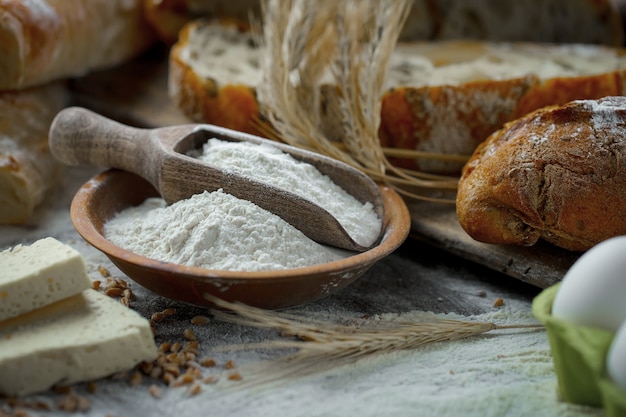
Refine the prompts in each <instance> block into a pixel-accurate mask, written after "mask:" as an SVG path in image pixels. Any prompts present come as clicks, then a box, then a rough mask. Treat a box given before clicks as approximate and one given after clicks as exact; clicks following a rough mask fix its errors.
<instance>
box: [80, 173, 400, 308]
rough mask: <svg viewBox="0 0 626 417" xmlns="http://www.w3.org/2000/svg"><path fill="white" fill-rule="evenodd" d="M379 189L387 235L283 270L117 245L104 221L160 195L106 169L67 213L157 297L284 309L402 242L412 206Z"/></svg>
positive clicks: (355, 274) (341, 282)
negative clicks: (199, 262) (176, 257)
mask: <svg viewBox="0 0 626 417" xmlns="http://www.w3.org/2000/svg"><path fill="white" fill-rule="evenodd" d="M380 191H381V194H382V197H383V204H384V219H383V233H382V235H381V238H380V241H379V243H378V244H377V245H375V246H374V247H373V248H372V249H370V250H367V251H365V252H360V253H359V252H349V253H346V254H347V256H345V257H341V258H339V259H336V260H332V261H329V262H324V263H320V264H315V265H310V266H304V267H297V268H290V269H279V270H263V271H245V270H244V271H235V270H220V269H205V268H200V267H195V266H186V265H181V264H178V263H172V262H163V261H158V260H154V259H151V258H148V257H145V256H142V255H138V254H137V253H134V252H132V251H129V250H126V249H124V248H122V247H120V246H118V245H115V244H113V243H112V242H111V241H110V240H109V239H107V237H106V234H105V227H106V225H107V222H110V221H111V219H113V218H114V217H115V216H116V214H118V213H120V212H122V211H124V210H126V209H129V208H133V207H136V206H138V205H140V204H142V203H143V202H144V201H145V200H147V199H150V198H152V197H158V193H157V191H156V190H155V189H154V188H153V186H152V185H150V183H148V182H147V181H146V180H144V179H142V178H141V177H139V176H137V175H135V174H131V173H128V172H126V171H120V170H108V171H105V172H103V173H101V174H99V175H97V176H95V177H94V178H92V179H91V180H90V181H88V182H87V183H86V184H84V185H83V186H82V187H81V188H80V189H79V190H78V192H77V193H76V195H75V197H74V199H73V201H72V205H71V210H70V214H71V218H72V222H73V224H74V227H75V228H76V230H77V231H78V233H79V234H80V235H81V236H82V237H83V238H84V239H85V240H86V241H87V242H88V243H89V244H91V245H92V246H94V247H95V248H96V249H98V250H100V251H101V252H103V253H104V254H105V255H106V256H107V257H108V258H109V259H110V260H111V261H112V262H113V263H114V264H115V265H116V266H117V267H118V268H119V269H120V270H121V271H122V272H124V273H125V274H126V275H128V277H130V278H131V279H132V280H133V281H135V282H137V283H138V284H140V285H142V286H143V287H145V288H147V289H149V290H151V291H153V292H154V293H156V294H159V295H162V296H164V297H167V298H170V299H173V300H177V301H181V302H185V303H189V304H192V305H196V306H201V307H213V304H212V303H211V302H210V301H209V300H208V298H209V299H210V298H211V296H213V297H219V298H221V299H224V300H226V301H231V302H232V301H239V302H242V303H245V304H248V305H251V306H255V307H260V308H267V309H279V308H285V307H291V306H296V305H300V304H304V303H308V302H311V301H314V300H318V299H321V298H324V297H326V296H328V295H330V294H332V293H334V292H336V291H339V290H341V289H342V288H344V287H346V286H347V285H349V284H350V283H352V282H354V281H355V280H356V279H357V278H359V277H360V276H361V275H363V274H364V273H365V272H366V271H367V270H368V269H369V268H370V267H372V265H374V263H376V262H377V261H379V260H380V259H382V258H384V257H385V256H387V255H389V254H390V253H391V252H393V251H394V250H395V249H396V248H397V247H398V246H400V244H402V242H403V241H404V240H405V239H406V238H407V236H408V233H409V230H410V226H411V220H410V215H409V212H408V209H407V208H406V205H405V204H404V202H403V200H402V198H401V197H400V196H399V195H398V194H397V193H396V192H395V191H393V190H391V189H390V188H388V187H385V186H381V187H380ZM129 233H133V231H132V230H129ZM269 255H270V256H272V253H269Z"/></svg>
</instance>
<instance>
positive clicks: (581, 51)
mask: <svg viewBox="0 0 626 417" xmlns="http://www.w3.org/2000/svg"><path fill="white" fill-rule="evenodd" d="M260 53H261V52H260V50H259V48H257V47H256V46H255V45H254V40H253V37H252V36H251V34H250V33H249V32H247V31H246V30H245V28H244V27H242V26H237V25H234V24H229V25H226V24H223V23H217V22H215V21H205V20H197V21H194V22H191V23H189V24H187V25H186V26H185V28H184V29H183V31H182V32H181V36H180V39H179V40H178V42H177V43H176V44H175V45H174V46H173V48H172V50H171V54H170V73H169V77H170V78H169V92H170V96H171V98H172V100H173V102H174V103H175V105H176V106H177V107H178V108H180V109H181V110H182V111H183V113H184V114H186V115H187V116H188V117H189V118H191V119H192V120H194V121H197V122H208V123H213V124H216V125H221V126H225V127H229V128H233V129H237V130H242V131H245V132H249V133H253V134H263V129H260V130H259V126H262V125H263V124H262V123H261V122H260V120H261V119H262V117H261V115H260V114H259V106H258V103H257V100H256V94H255V88H256V86H257V85H258V83H259V82H260V78H261V74H260V70H259V64H258V63H259V54H260ZM625 76H626V55H625V51H624V50H623V49H621V48H615V47H606V46H600V45H586V46H583V45H578V44H570V45H554V44H535V43H495V42H484V41H437V42H435V41H433V42H401V43H399V44H398V46H397V48H396V50H395V53H394V55H393V57H392V59H391V64H390V71H389V77H388V91H387V93H386V94H385V95H384V96H383V98H382V113H381V126H380V131H379V133H380V134H379V136H380V140H381V142H382V144H383V146H386V147H396V148H404V149H415V150H420V151H426V152H434V153H446V154H463V155H470V154H471V153H472V152H473V150H474V149H475V148H476V146H477V145H478V144H479V143H480V142H482V141H483V140H484V139H485V138H487V136H489V134H491V133H493V132H494V131H496V130H497V129H499V128H501V127H502V126H503V125H504V123H506V122H508V121H511V120H514V119H516V118H518V117H520V116H522V115H524V114H526V113H528V112H530V111H533V110H535V109H537V108H540V107H543V106H546V105H554V104H564V103H566V102H568V101H571V100H575V99H595V98H600V97H604V96H613V95H623V94H625V93H626V82H625V81H624V77H625ZM322 90H323V93H322V97H330V96H329V95H328V94H325V93H327V92H328V91H330V90H331V89H330V88H326V89H324V88H322ZM324 105H325V106H326V107H327V109H328V108H331V106H332V103H331V100H329V101H327V102H326V103H324ZM326 113H327V114H328V115H329V116H328V120H325V123H326V124H327V125H328V126H332V125H333V123H334V122H335V121H333V120H332V111H327V112H326ZM326 131H332V129H326ZM393 162H394V163H395V164H396V165H397V166H402V167H407V168H414V169H419V170H422V171H431V172H439V173H455V174H458V173H459V172H460V170H461V168H462V165H463V164H462V163H458V162H457V163H451V162H441V161H437V160H432V159H428V160H427V159H423V160H422V159H420V160H419V161H414V160H400V159H397V160H394V161H393Z"/></svg>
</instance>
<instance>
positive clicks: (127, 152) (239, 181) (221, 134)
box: [49, 107, 383, 251]
mask: <svg viewBox="0 0 626 417" xmlns="http://www.w3.org/2000/svg"><path fill="white" fill-rule="evenodd" d="M210 138H217V139H220V140H228V141H234V142H238V141H246V142H252V143H267V144H270V145H271V146H274V147H277V148H279V149H281V150H282V151H284V152H286V153H288V154H290V155H291V156H293V157H294V158H295V159H297V160H300V161H303V162H306V163H309V164H311V165H313V166H315V167H316V168H317V169H318V170H319V171H320V172H321V173H323V174H325V175H327V176H328V177H329V178H330V179H332V180H333V181H334V182H335V183H336V184H337V185H339V186H340V187H342V188H343V189H344V190H346V191H347V192H348V193H350V194H351V195H353V196H354V197H355V198H356V199H357V200H359V201H361V202H363V203H365V202H370V203H372V204H373V205H374V209H375V210H376V212H377V214H378V216H379V218H380V219H382V218H383V202H382V197H381V193H380V189H379V188H378V186H377V185H376V184H375V183H374V182H373V181H372V180H371V179H370V178H369V177H367V176H366V175H365V174H363V173H361V172H360V171H358V170H357V169H355V168H353V167H351V166H349V165H347V164H344V163H342V162H339V161H337V160H334V159H332V158H328V157H325V156H323V155H319V154H316V153H313V152H308V151H305V150H302V149H299V148H296V147H293V146H288V145H284V144H281V143H277V142H274V141H270V140H267V139H262V138H260V137H257V136H253V135H249V134H245V133H242V132H238V131H234V130H230V129H225V128H221V127H218V126H213V125H206V124H188V125H178V126H171V127H163V128H157V129H139V128H134V127H130V126H126V125H124V124H121V123H118V122H115V121H113V120H110V119H107V118H105V117H103V116H101V115H98V114H96V113H93V112H91V111H89V110H86V109H83V108H79V107H70V108H67V109H64V110H62V111H61V112H60V113H59V114H58V115H57V116H56V118H55V119H54V121H53V122H52V126H51V128H50V135H49V140H50V150H51V152H52V154H53V155H54V157H55V158H56V159H58V160H59V161H60V162H62V163H64V164H67V165H74V166H76V165H95V166H102V167H111V168H118V169H122V170H125V171H129V172H132V173H134V174H137V175H139V176H141V177H143V178H144V179H146V180H147V181H149V182H150V183H151V184H152V185H153V186H154V188H155V189H156V190H157V191H158V192H159V193H160V194H161V196H162V197H163V198H164V199H165V201H166V202H167V203H168V204H171V203H173V202H175V201H178V200H182V199H185V198H189V197H191V196H192V195H193V194H198V193H201V192H203V191H205V190H207V191H215V190H217V189H220V188H221V189H223V190H224V192H226V193H229V194H232V195H234V196H235V197H238V198H240V199H244V200H248V201H251V202H253V203H255V204H257V205H258V206H260V207H262V208H264V209H265V210H268V211H270V212H272V213H274V214H276V215H278V216H280V217H282V218H283V219H284V220H285V221H287V222H288V223H290V224H291V225H293V226H294V227H296V228H297V229H299V230H300V231H301V232H302V233H304V234H305V235H307V236H308V237H309V238H311V239H313V240H315V241H317V242H319V243H323V244H327V245H331V246H336V247H340V248H344V249H348V250H354V251H364V250H367V249H369V248H367V247H364V246H362V245H360V244H358V243H357V242H355V241H354V240H353V239H352V237H351V236H350V235H349V234H348V233H347V232H346V230H345V229H344V228H343V227H342V226H341V225H340V224H339V222H338V221H337V219H336V218H335V217H333V216H332V215H331V214H330V213H329V212H328V211H326V210H325V209H323V208H321V207H320V206H318V205H317V204H315V203H314V202H311V201H309V200H307V199H305V198H302V197H300V196H298V195H296V194H293V193H291V192H288V191H285V190H282V189H279V188H276V187H273V186H271V185H269V184H267V183H263V182H260V181H256V180H254V179H250V178H246V177H243V176H239V175H236V174H233V173H227V172H224V171H223V170H221V169H220V168H216V167H214V166H211V165H209V164H207V163H205V162H202V161H200V160H199V159H196V158H193V157H191V156H188V155H186V154H187V152H189V151H190V150H193V149H200V148H201V147H202V145H203V144H204V143H205V142H206V141H208V140H209V139H210Z"/></svg>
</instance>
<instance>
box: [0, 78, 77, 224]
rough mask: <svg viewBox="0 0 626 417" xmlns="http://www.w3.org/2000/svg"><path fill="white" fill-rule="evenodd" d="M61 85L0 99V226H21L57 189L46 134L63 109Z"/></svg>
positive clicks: (58, 166) (54, 163)
mask: <svg viewBox="0 0 626 417" xmlns="http://www.w3.org/2000/svg"><path fill="white" fill-rule="evenodd" d="M68 101H69V93H68V90H67V89H66V86H65V84H63V83H60V82H57V83H50V84H46V85H45V86H42V87H33V88H31V89H25V90H21V91H12V92H3V93H0V224H5V225H6V224H24V223H26V222H27V221H28V220H29V219H30V218H31V216H32V214H33V211H34V210H35V208H36V207H37V206H38V205H39V204H40V203H42V202H43V201H44V198H45V197H46V196H47V195H49V192H50V191H51V190H53V189H54V188H55V186H56V185H57V184H58V182H59V180H60V177H61V173H62V169H63V168H62V165H61V164H60V163H59V162H57V161H56V160H55V159H54V158H53V157H52V155H51V154H50V150H49V148H48V129H49V127H50V123H51V122H52V119H53V118H54V116H55V115H56V114H57V112H59V111H60V110H61V109H62V108H63V107H64V106H66V105H67V104H68Z"/></svg>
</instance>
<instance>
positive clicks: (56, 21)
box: [0, 0, 155, 90]
mask: <svg viewBox="0 0 626 417" xmlns="http://www.w3.org/2000/svg"><path fill="white" fill-rule="evenodd" d="M154 40H155V36H154V34H153V32H152V29H151V28H150V26H149V24H148V23H147V22H146V20H145V18H144V15H143V2H142V0H0V90H9V89H19V88H26V87H30V86H35V85H41V84H44V83H47V82H49V81H52V80H56V79H60V78H68V77H74V76H80V75H83V74H85V73H87V72H89V71H92V70H96V69H102V68H106V67H111V66H114V65H117V64H120V63H122V62H123V61H126V60H128V59H130V58H131V57H134V56H136V55H138V54H139V53H140V52H142V51H144V50H145V49H146V48H147V47H148V46H149V45H150V44H151V43H152V42H153V41H154Z"/></svg>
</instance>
